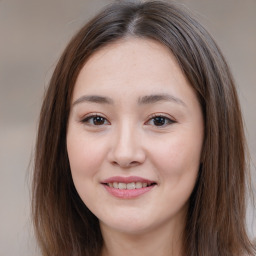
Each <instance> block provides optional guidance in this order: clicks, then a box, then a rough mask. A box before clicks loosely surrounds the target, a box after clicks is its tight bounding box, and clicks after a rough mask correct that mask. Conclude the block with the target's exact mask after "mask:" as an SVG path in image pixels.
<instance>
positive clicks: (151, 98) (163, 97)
mask: <svg viewBox="0 0 256 256" xmlns="http://www.w3.org/2000/svg"><path fill="white" fill-rule="evenodd" d="M161 101H170V102H174V103H178V104H180V105H183V106H184V107H186V106H187V105H186V104H185V102H184V101H182V100H181V99H179V98H177V97H175V96H173V95H170V94H166V93H164V94H153V95H148V96H143V97H141V98H139V99H138V103H139V105H142V104H153V103H158V102H161Z"/></svg>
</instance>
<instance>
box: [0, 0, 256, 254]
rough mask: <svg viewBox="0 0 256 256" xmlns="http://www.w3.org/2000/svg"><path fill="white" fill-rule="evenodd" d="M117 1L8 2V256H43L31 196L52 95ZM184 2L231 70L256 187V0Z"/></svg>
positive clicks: (4, 172)
mask: <svg viewBox="0 0 256 256" xmlns="http://www.w3.org/2000/svg"><path fill="white" fill-rule="evenodd" d="M110 2H112V1H106V0H93V1H89V0H54V1H53V0H0V256H6V255H8V256H17V255H19V256H32V255H38V252H37V250H36V246H35V241H34V236H33V229H32V225H31V220H30V191H29V190H30V182H31V161H32V158H33V149H34V143H35V136H36V127H37V122H38V116H39V110H40V106H41V103H42V99H43V95H44V91H45V89H46V87H47V84H48V81H49V78H50V76H51V74H52V71H53V68H54V66H55V64H56V62H57V60H58V58H59V56H60V54H61V52H62V50H63V49H64V47H65V46H66V44H67V42H68V41H69V39H70V38H71V36H72V35H73V34H74V33H75V32H76V31H77V30H78V29H79V28H80V27H81V26H82V25H83V24H84V23H85V22H86V21H88V19H89V18H91V17H92V16H94V14H96V13H97V12H98V11H99V9H100V8H101V7H103V6H104V5H106V4H108V3H110ZM178 2H180V3H182V4H183V3H184V4H185V5H186V6H187V7H188V8H189V9H190V10H191V11H192V12H194V13H195V15H196V16H197V18H198V20H200V21H201V23H202V24H204V26H205V27H206V28H207V29H208V30H209V31H210V33H211V34H212V35H213V37H214V38H215V40H216V41H217V43H218V44H219V46H220V48H221V49H222V51H223V53H224V56H225V57H226V59H227V61H228V63H229V65H230V67H231V70H232V72H233V75H234V77H235V81H236V83H237V88H238V93H239V97H240V101H241V105H242V111H243V113H244V121H245V124H246V136H247V138H248V144H249V149H250V152H251V157H252V170H253V179H254V185H255V180H256V175H255V173H256V171H255V164H256V114H255V112H256V100H255V98H256V0H243V1H242V0H182V1H178ZM254 190H255V187H254ZM253 216H254V217H253ZM253 219H254V220H253ZM247 222H248V229H249V233H250V235H251V236H256V220H255V209H254V208H253V207H252V206H251V205H250V206H249V207H248V221H247Z"/></svg>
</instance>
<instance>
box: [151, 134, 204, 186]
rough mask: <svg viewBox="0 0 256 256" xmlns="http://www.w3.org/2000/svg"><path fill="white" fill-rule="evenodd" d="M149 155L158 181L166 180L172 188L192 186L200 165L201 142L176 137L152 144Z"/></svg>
mask: <svg viewBox="0 0 256 256" xmlns="http://www.w3.org/2000/svg"><path fill="white" fill-rule="evenodd" d="M190 138H191V137H190ZM151 155H152V159H153V161H154V165H155V166H156V167H157V169H158V170H157V171H158V172H159V177H160V179H161V177H162V178H164V179H165V180H168V182H169V183H170V185H172V186H177V185H178V184H181V183H184V185H185V184H186V183H191V184H193V183H194V181H195V180H196V177H197V173H198V169H199V165H200V155H201V142H200V141H198V142H197V143H195V142H194V141H193V140H191V139H188V140H186V139H184V136H180V137H179V136H176V137H175V138H172V139H170V140H169V141H168V140H165V141H164V142H162V143H161V142H160V143H154V147H152V154H151Z"/></svg>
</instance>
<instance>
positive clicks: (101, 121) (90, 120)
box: [82, 115, 109, 126]
mask: <svg viewBox="0 0 256 256" xmlns="http://www.w3.org/2000/svg"><path fill="white" fill-rule="evenodd" d="M82 123H84V124H88V125H92V126H100V125H107V124H109V122H108V121H107V119H106V118H104V117H102V116H98V115H93V116H88V117H86V118H85V119H83V120H82Z"/></svg>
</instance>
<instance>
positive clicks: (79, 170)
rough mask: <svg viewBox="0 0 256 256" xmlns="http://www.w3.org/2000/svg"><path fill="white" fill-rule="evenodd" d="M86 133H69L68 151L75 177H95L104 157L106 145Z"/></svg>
mask: <svg viewBox="0 0 256 256" xmlns="http://www.w3.org/2000/svg"><path fill="white" fill-rule="evenodd" d="M83 137H85V136H84V135H81V134H77V133H74V132H72V131H71V132H70V133H68V135H67V151H68V157H69V162H70V168H71V173H72V176H73V179H74V180H76V179H77V178H79V179H84V178H87V177H93V175H95V174H96V173H97V170H98V169H99V165H100V163H101V162H102V159H103V158H104V157H103V156H104V154H103V151H104V147H102V145H98V144H97V143H95V140H92V139H90V138H88V137H87V138H86V139H85V138H83Z"/></svg>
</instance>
